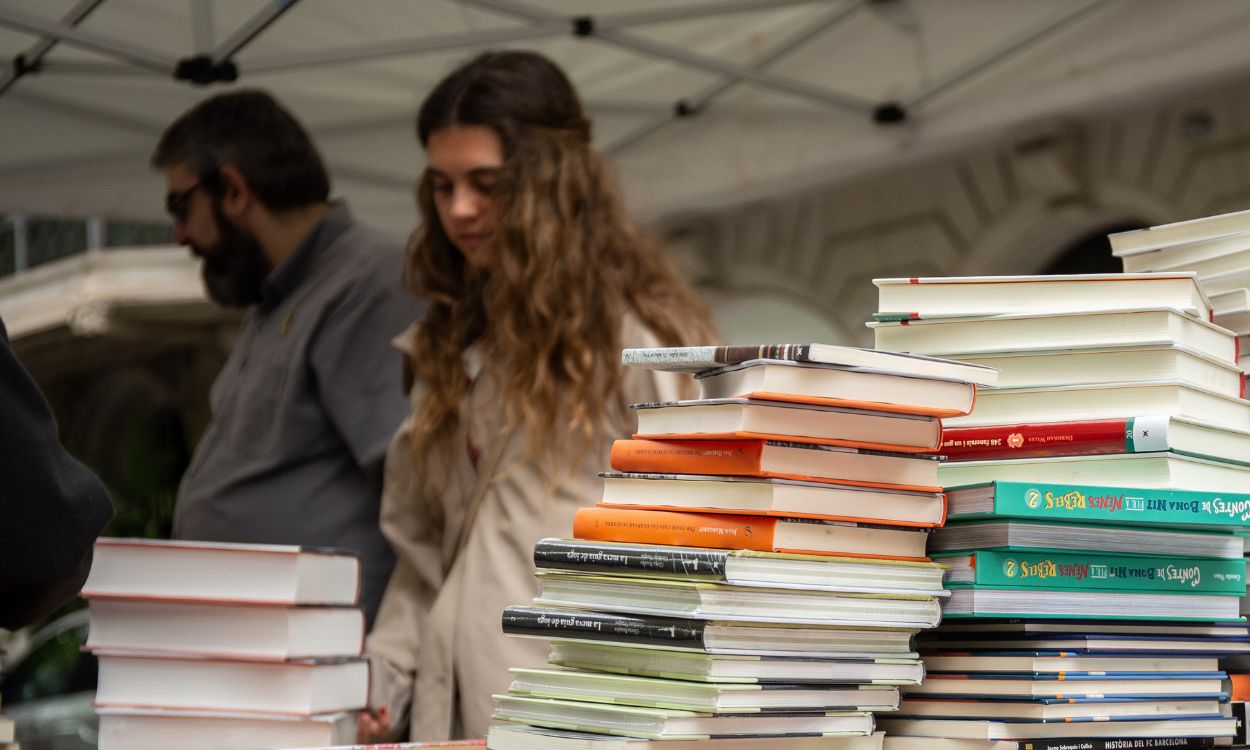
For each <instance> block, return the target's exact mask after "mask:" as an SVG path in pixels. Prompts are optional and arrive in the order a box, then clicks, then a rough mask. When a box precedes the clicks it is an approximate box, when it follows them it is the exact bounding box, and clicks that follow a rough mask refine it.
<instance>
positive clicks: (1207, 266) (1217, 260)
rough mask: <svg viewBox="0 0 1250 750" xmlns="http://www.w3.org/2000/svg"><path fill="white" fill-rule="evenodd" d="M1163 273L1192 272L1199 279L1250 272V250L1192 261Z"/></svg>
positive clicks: (1171, 267) (1166, 268)
mask: <svg viewBox="0 0 1250 750" xmlns="http://www.w3.org/2000/svg"><path fill="white" fill-rule="evenodd" d="M1159 270H1161V271H1181V270H1183V271H1191V272H1193V273H1196V274H1198V278H1199V279H1205V278H1209V277H1211V276H1219V275H1221V274H1227V273H1240V272H1244V271H1250V249H1243V250H1238V251H1237V252H1232V253H1226V254H1224V255H1216V256H1212V257H1209V258H1203V259H1202V260H1191V261H1188V262H1185V263H1178V264H1175V265H1170V266H1167V267H1165V268H1161V269H1159Z"/></svg>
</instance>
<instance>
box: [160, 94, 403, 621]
mask: <svg viewBox="0 0 1250 750" xmlns="http://www.w3.org/2000/svg"><path fill="white" fill-rule="evenodd" d="M152 164H153V166H154V167H156V168H157V169H161V170H164V173H165V182H166V187H167V189H168V193H167V195H166V199H165V204H166V208H167V209H168V210H169V213H170V214H171V216H173V219H174V223H175V227H174V239H175V240H176V241H177V242H179V243H180V244H185V245H188V246H189V247H190V248H191V252H192V253H194V254H195V255H196V256H197V257H199V258H201V259H202V261H203V265H202V271H203V276H204V284H205V287H206V288H207V290H208V294H209V296H210V297H212V298H213V299H214V300H215V301H217V302H218V303H220V304H222V305H227V306H232V307H241V308H244V309H245V310H246V313H245V316H244V319H243V325H242V328H241V330H240V332H239V337H238V340H237V342H236V343H235V346H234V349H233V350H232V351H231V353H230V356H229V358H228V359H227V361H226V364H225V366H224V367H223V368H222V370H221V373H220V374H219V375H218V376H217V380H216V382H215V383H214V384H213V387H212V391H211V393H210V403H211V407H212V420H211V422H210V424H209V426H208V429H207V430H206V431H205V433H204V436H203V437H202V438H201V440H200V443H199V445H198V446H197V447H196V450H195V455H194V456H193V458H192V460H191V465H190V467H189V468H188V469H187V472H186V474H185V475H184V476H183V478H182V484H181V486H180V487H179V491H178V504H177V508H176V510H175V516H174V534H175V536H177V537H179V538H183V539H200V540H211V541H226V542H249V543H274V544H300V545H307V546H319V547H338V548H343V549H347V550H350V551H352V552H355V553H356V554H358V555H359V556H360V558H361V562H362V564H363V579H362V591H361V597H362V604H363V606H364V608H365V612H366V616H367V618H368V622H369V624H370V625H371V624H372V621H373V616H374V614H375V613H376V611H377V606H378V603H379V601H380V600H381V597H382V591H383V589H384V588H385V587H386V583H387V579H388V577H389V576H390V572H391V567H392V566H393V564H394V557H393V555H392V553H391V550H390V547H389V546H388V544H387V542H386V540H385V539H384V538H383V536H382V533H381V531H380V530H379V528H378V501H379V497H380V495H381V490H382V461H383V458H384V457H385V455H386V449H387V445H388V444H389V442H390V439H391V435H392V434H393V433H394V432H395V428H396V427H397V426H398V425H399V423H400V422H401V421H402V420H403V418H404V416H405V415H406V414H407V412H408V411H409V408H410V407H409V404H408V402H407V399H406V397H405V395H404V387H403V384H402V382H401V380H402V378H401V369H402V367H401V358H400V357H399V355H398V353H397V352H396V351H395V350H394V349H392V348H391V344H390V341H391V339H392V338H393V337H394V336H396V335H398V334H399V333H400V332H402V331H403V330H404V329H405V328H406V327H407V326H408V325H410V324H411V323H412V322H413V321H414V320H417V319H418V318H419V317H420V315H421V313H422V311H423V310H422V307H423V306H422V305H421V304H420V303H418V301H417V300H416V299H415V298H413V297H412V296H411V295H410V294H409V293H408V292H407V291H406V290H405V289H404V288H403V285H402V283H401V280H402V278H401V277H402V273H403V247H402V244H401V243H400V242H398V241H393V240H390V239H388V238H385V237H384V236H382V235H380V234H378V233H375V232H373V231H371V230H369V229H366V228H365V227H363V226H361V225H359V224H357V223H356V222H355V221H354V220H353V219H352V217H351V214H350V213H349V212H348V209H347V206H346V205H344V204H343V203H342V202H340V201H330V200H329V194H330V182H329V177H328V175H327V174H326V170H325V168H324V166H323V165H322V161H321V157H320V156H319V155H318V153H317V150H316V148H315V147H314V146H313V144H312V142H311V141H310V140H309V138H308V135H307V134H306V133H305V132H304V130H303V128H301V127H300V125H299V123H297V122H296V121H295V119H294V118H293V117H292V116H291V115H290V114H289V113H288V112H286V111H285V110H284V109H283V108H282V107H281V106H279V105H278V103H277V102H276V101H274V100H273V98H272V97H270V96H269V95H268V94H266V93H263V92H260V91H247V90H244V91H238V92H233V93H229V94H223V95H220V96H216V97H213V98H211V99H207V100H205V101H203V102H201V103H200V104H199V105H197V106H196V107H195V108H193V109H192V110H190V111H189V112H187V113H186V114H184V115H183V116H182V117H180V118H179V119H178V120H177V121H175V122H174V123H173V124H172V125H170V126H169V128H168V129H167V130H166V131H165V133H164V135H162V136H161V140H160V143H159V144H158V145H157V147H156V151H155V153H154V154H153V157H152Z"/></svg>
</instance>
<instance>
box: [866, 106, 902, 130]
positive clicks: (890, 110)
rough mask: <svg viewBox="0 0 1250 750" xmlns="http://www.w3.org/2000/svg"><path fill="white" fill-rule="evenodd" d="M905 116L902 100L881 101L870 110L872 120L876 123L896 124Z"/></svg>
mask: <svg viewBox="0 0 1250 750" xmlns="http://www.w3.org/2000/svg"><path fill="white" fill-rule="evenodd" d="M907 118H908V113H907V107H905V106H903V103H902V102H881V103H880V104H878V105H877V106H876V107H875V108H874V109H873V111H872V121H873V122H875V123H876V124H878V125H898V124H899V123H902V122H906V121H907Z"/></svg>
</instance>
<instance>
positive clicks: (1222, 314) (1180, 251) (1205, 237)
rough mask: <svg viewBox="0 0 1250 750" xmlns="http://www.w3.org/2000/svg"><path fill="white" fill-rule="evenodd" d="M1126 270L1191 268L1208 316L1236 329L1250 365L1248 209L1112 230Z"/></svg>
mask: <svg viewBox="0 0 1250 750" xmlns="http://www.w3.org/2000/svg"><path fill="white" fill-rule="evenodd" d="M1108 239H1109V240H1110V241H1111V251H1112V253H1113V254H1114V255H1115V256H1116V257H1118V258H1119V259H1120V260H1121V261H1122V262H1123V263H1124V270H1125V271H1128V272H1140V271H1169V272H1175V271H1192V272H1194V273H1196V274H1198V280H1199V281H1200V282H1201V283H1202V285H1203V287H1204V288H1205V289H1206V291H1207V294H1208V295H1210V298H1211V308H1212V313H1213V317H1212V320H1214V322H1215V323H1216V324H1217V325H1220V326H1223V327H1224V328H1227V329H1229V330H1230V331H1232V332H1233V333H1235V334H1237V336H1238V341H1239V342H1240V345H1241V352H1240V354H1241V359H1240V365H1241V367H1242V368H1243V369H1247V368H1250V211H1238V212H1236V213H1231V214H1220V215H1219V216H1207V217H1204V218H1201V219H1193V220H1190V221H1181V222H1176V223H1174V224H1163V225H1160V226H1157V227H1150V228H1149V229H1138V230H1136V231H1132V232H1119V233H1117V234H1113V235H1110V236H1109V237H1108Z"/></svg>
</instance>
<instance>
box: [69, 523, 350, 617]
mask: <svg viewBox="0 0 1250 750" xmlns="http://www.w3.org/2000/svg"><path fill="white" fill-rule="evenodd" d="M82 593H83V596H85V597H88V598H95V599H104V598H109V597H112V598H128V599H182V600H192V601H196V600H199V601H221V602H237V603H251V604H336V605H351V604H355V603H356V600H357V598H358V597H359V593H360V561H359V560H358V559H356V557H355V556H354V555H351V554H349V553H344V552H339V551H328V550H313V549H306V548H303V547H297V546H293V545H280V544H228V543H224V542H194V541H168V540H156V539H113V538H102V539H100V540H98V541H97V542H96V545H95V557H94V560H93V562H92V564H91V573H90V575H88V577H87V582H86V583H85V584H83V589H82Z"/></svg>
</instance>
